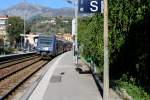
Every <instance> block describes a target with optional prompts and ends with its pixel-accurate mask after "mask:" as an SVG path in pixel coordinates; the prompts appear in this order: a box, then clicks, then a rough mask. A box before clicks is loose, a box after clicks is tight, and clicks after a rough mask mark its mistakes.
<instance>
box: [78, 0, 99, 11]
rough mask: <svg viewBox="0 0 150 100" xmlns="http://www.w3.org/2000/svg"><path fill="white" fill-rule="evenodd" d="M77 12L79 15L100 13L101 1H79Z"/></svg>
mask: <svg viewBox="0 0 150 100" xmlns="http://www.w3.org/2000/svg"><path fill="white" fill-rule="evenodd" d="M78 10H79V12H81V13H96V12H101V0H79V3H78Z"/></svg>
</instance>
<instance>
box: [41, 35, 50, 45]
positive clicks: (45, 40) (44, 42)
mask: <svg viewBox="0 0 150 100" xmlns="http://www.w3.org/2000/svg"><path fill="white" fill-rule="evenodd" d="M39 43H40V45H51V44H52V39H51V38H49V37H44V38H40V39H39Z"/></svg>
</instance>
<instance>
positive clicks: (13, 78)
mask: <svg viewBox="0 0 150 100" xmlns="http://www.w3.org/2000/svg"><path fill="white" fill-rule="evenodd" d="M47 63H48V61H46V60H42V59H41V58H40V57H37V56H34V57H30V58H24V59H20V60H16V61H14V62H12V61H11V62H10V63H9V62H7V63H3V64H1V65H0V100H3V99H5V98H7V97H8V96H9V95H10V94H11V93H12V92H13V91H15V90H16V89H17V88H18V87H19V86H20V85H22V84H23V83H24V82H25V81H26V80H27V79H28V78H30V77H31V76H32V75H33V74H34V73H35V72H37V71H38V70H39V69H40V68H42V67H43V66H44V65H45V64H47Z"/></svg>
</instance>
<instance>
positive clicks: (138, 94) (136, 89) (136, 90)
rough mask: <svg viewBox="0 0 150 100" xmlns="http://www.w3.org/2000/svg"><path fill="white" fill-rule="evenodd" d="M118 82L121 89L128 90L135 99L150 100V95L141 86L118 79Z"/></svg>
mask: <svg viewBox="0 0 150 100" xmlns="http://www.w3.org/2000/svg"><path fill="white" fill-rule="evenodd" d="M116 84H117V86H118V88H119V89H120V90H123V89H124V90H126V92H127V93H128V94H129V95H130V96H131V97H133V100H150V95H149V94H147V92H145V91H144V89H143V88H142V87H140V86H137V85H135V84H133V83H130V82H125V81H123V80H119V81H117V82H116Z"/></svg>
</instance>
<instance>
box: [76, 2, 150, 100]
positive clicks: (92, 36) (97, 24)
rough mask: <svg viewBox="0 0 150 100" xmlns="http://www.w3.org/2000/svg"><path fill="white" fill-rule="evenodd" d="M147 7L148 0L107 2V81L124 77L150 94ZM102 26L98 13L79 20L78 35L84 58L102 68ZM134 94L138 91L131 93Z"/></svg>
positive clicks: (149, 19)
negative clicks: (108, 60)
mask: <svg viewBox="0 0 150 100" xmlns="http://www.w3.org/2000/svg"><path fill="white" fill-rule="evenodd" d="M149 8H150V0H109V59H110V71H109V72H110V79H116V80H118V79H120V78H121V77H122V76H123V75H126V76H127V77H126V81H129V82H133V83H134V84H135V85H138V86H140V87H142V89H141V91H142V90H143V89H144V91H146V92H148V93H150V86H149V83H150V74H149V70H150V67H149V65H150V63H149V59H150V41H149V40H150V34H149V33H150V27H149V23H150V9H149ZM102 26H103V17H102V16H99V15H97V14H95V15H94V16H92V17H88V18H81V19H79V28H78V29H79V35H78V36H79V41H80V43H81V45H83V55H84V56H85V57H86V58H87V59H89V58H90V59H91V58H92V60H94V62H95V63H96V64H97V65H98V66H101V65H103V27H102ZM129 87H130V85H129ZM134 91H138V90H137V89H135V90H133V91H132V92H134ZM141 93H142V92H141ZM135 94H136V92H135ZM137 94H138V93H137ZM139 95H140V96H141V97H142V95H143V96H144V94H139ZM134 97H135V98H136V96H134ZM143 98H144V97H143ZM148 99H149V98H148ZM148 99H143V100H148ZM137 100H138V99H137Z"/></svg>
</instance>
